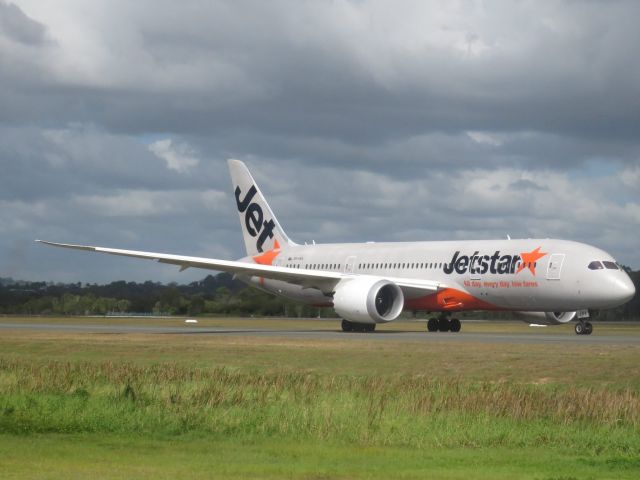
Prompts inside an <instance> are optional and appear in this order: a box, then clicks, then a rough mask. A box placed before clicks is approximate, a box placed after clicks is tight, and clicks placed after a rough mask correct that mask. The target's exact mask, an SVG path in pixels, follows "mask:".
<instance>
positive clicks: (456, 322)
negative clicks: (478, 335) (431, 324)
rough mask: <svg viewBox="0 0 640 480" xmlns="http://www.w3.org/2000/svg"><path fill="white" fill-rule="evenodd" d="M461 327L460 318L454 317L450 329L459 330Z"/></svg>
mask: <svg viewBox="0 0 640 480" xmlns="http://www.w3.org/2000/svg"><path fill="white" fill-rule="evenodd" d="M460 328H462V324H461V323H460V320H458V319H457V318H452V319H451V322H450V325H449V329H450V330H451V331H452V332H459V331H460Z"/></svg>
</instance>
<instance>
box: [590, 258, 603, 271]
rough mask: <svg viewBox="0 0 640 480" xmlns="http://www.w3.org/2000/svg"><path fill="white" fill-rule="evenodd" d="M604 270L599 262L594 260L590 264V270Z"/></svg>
mask: <svg viewBox="0 0 640 480" xmlns="http://www.w3.org/2000/svg"><path fill="white" fill-rule="evenodd" d="M603 268H604V267H603V266H602V264H601V263H600V262H599V261H597V260H594V261H593V262H591V263H590V264H589V270H602V269H603Z"/></svg>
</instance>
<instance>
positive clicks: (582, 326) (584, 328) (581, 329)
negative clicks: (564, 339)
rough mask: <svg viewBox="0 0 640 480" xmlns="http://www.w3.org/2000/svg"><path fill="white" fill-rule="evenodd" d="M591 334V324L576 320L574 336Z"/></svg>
mask: <svg viewBox="0 0 640 480" xmlns="http://www.w3.org/2000/svg"><path fill="white" fill-rule="evenodd" d="M591 332H593V325H591V322H585V321H584V320H578V323H576V335H591Z"/></svg>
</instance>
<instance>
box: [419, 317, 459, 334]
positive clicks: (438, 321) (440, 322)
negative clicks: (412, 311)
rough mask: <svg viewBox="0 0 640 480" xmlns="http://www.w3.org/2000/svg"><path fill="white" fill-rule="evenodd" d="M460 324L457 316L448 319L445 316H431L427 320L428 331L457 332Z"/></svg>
mask: <svg viewBox="0 0 640 480" xmlns="http://www.w3.org/2000/svg"><path fill="white" fill-rule="evenodd" d="M461 327H462V324H461V323H460V320H458V319H457V318H452V319H449V318H448V317H447V316H444V315H443V316H442V317H432V318H430V319H429V321H428V322H427V331H429V332H459V331H460V328H461Z"/></svg>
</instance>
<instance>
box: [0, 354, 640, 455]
mask: <svg viewBox="0 0 640 480" xmlns="http://www.w3.org/2000/svg"><path fill="white" fill-rule="evenodd" d="M639 427H640V392H638V391H636V390H633V389H616V390H614V389H607V388H601V389H598V388H584V387H574V386H571V385H532V384H518V383H486V382H485V383H481V382H474V381H470V380H468V379H450V380H446V381H442V380H433V379H430V378H428V377H426V376H416V375H411V376H402V375H399V376H393V377H378V376H340V375H330V374H309V373H291V372H281V373H257V372H256V373H251V372H245V371H243V372H238V371H233V370H230V369H227V368H210V369H206V368H189V367H184V366H179V365H176V364H171V363H163V364H156V365H151V366H140V365H135V364H132V363H121V362H105V363H91V362H39V361H30V360H16V359H11V360H9V359H1V358H0V430H2V431H6V432H14V433H25V434H28V433H32V432H82V431H93V432H145V433H157V434H182V433H189V432H196V433H197V432H202V433H208V434H220V435H247V436H255V435H259V436H265V435H267V436H268V435H287V436H293V437H312V438H318V439H324V440H335V441H346V442H359V443H362V442H375V443H380V444H407V445H414V446H421V445H429V444H431V445H433V444H437V445H472V446H473V445H503V444H522V445H549V446H555V445H563V446H566V445H567V444H569V445H572V444H575V445H576V446H580V447H581V448H584V447H585V445H586V446H589V445H591V446H593V448H596V449H602V448H614V447H615V448H617V449H622V450H625V451H640V438H639V435H638V431H639V430H640V428H639Z"/></svg>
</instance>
